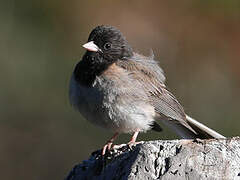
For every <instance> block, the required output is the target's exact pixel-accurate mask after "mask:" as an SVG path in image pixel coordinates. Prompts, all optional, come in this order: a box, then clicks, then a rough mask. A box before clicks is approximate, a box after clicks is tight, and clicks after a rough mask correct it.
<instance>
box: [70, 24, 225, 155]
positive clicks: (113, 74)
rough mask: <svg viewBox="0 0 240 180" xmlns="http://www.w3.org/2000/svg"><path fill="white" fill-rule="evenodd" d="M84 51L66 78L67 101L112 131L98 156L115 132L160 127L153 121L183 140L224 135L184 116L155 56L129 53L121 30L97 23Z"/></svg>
mask: <svg viewBox="0 0 240 180" xmlns="http://www.w3.org/2000/svg"><path fill="white" fill-rule="evenodd" d="M83 47H84V48H85V49H87V51H86V53H85V54H84V56H83V58H82V60H81V61H80V62H79V63H78V64H77V65H76V67H75V69H74V72H73V74H72V77H71V81H70V102H71V104H72V105H73V106H74V107H75V108H76V109H77V110H78V111H80V113H81V114H82V115H83V116H84V117H85V118H86V119H87V120H89V121H90V122H92V123H94V124H97V125H99V126H101V127H104V128H107V129H109V130H111V131H112V132H114V136H113V137H112V138H111V139H110V140H109V141H108V142H107V143H106V145H105V146H104V148H103V151H102V154H104V153H105V151H106V149H110V148H111V146H112V143H113V141H114V139H115V138H116V137H117V135H118V134H120V133H133V136H132V139H131V141H130V142H129V144H132V143H135V141H136V138H137V135H138V133H139V132H145V131H147V130H150V129H153V130H156V131H161V127H160V125H159V124H158V122H162V123H164V124H166V125H167V126H169V127H170V128H172V129H173V130H174V131H175V132H176V133H177V134H178V135H179V136H180V137H182V138H189V139H191V138H201V139H202V138H224V136H222V135H220V134H218V133H217V132H215V131H213V130H211V129H210V128H208V127H206V126H204V125H203V124H201V123H199V122H197V121H195V120H194V119H192V118H190V117H189V116H187V115H186V114H185V112H184V110H183V108H182V106H181V105H180V103H179V102H178V101H177V99H176V98H175V97H174V96H173V94H171V93H170V92H169V91H168V90H167V89H166V86H165V84H164V82H165V76H164V74H163V71H162V69H161V68H160V67H159V66H158V63H157V62H156V61H155V60H154V59H153V58H154V57H153V56H151V57H145V56H143V55H140V54H137V53H135V52H133V50H132V48H131V46H130V45H129V44H128V42H127V41H126V39H125V37H124V36H123V35H122V33H121V32H120V31H119V30H118V29H116V28H115V27H112V26H106V25H102V26H98V27H96V28H95V29H93V31H92V32H91V34H90V35H89V38H88V42H87V43H86V44H84V45H83Z"/></svg>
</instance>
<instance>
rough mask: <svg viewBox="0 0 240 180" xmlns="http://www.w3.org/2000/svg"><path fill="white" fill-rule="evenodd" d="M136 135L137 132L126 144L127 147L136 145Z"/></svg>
mask: <svg viewBox="0 0 240 180" xmlns="http://www.w3.org/2000/svg"><path fill="white" fill-rule="evenodd" d="M138 133H139V131H136V132H134V134H133V136H132V138H131V140H130V141H129V142H128V145H132V144H134V143H136V139H137V136H138Z"/></svg>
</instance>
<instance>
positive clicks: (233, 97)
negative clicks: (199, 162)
mask: <svg viewBox="0 0 240 180" xmlns="http://www.w3.org/2000/svg"><path fill="white" fill-rule="evenodd" d="M239 22H240V1H237V0H236V1H233V0H229V1H226V0H211V1H205V0H195V1H186V0H183V1H154V0H145V1H137V0H128V1H126V0H121V1H120V0H116V1H111V0H101V1H95V0H88V1H79V0H69V1H62V0H58V1H57V0H41V1H40V0H39V1H37V0H22V1H16V0H9V1H5V2H1V4H0V84H1V85H0V171H1V179H4V180H10V179H18V180H26V179H34V180H42V179H63V178H64V177H66V175H67V174H68V172H69V171H70V169H71V168H72V167H73V166H74V165H75V164H76V163H79V162H81V161H82V160H84V159H87V158H88V156H89V155H90V153H91V152H93V151H95V150H96V149H100V148H101V147H102V145H103V144H104V143H105V142H106V140H107V139H108V138H109V137H110V136H112V133H111V132H108V131H107V130H105V129H101V128H98V127H95V126H94V125H92V124H90V123H88V122H87V121H85V120H84V119H83V118H82V117H81V116H80V114H79V113H78V112H76V111H74V110H73V109H72V107H71V106H70V104H69V101H68V86H69V85H68V84H69V78H70V76H71V73H72V71H73V68H74V65H75V64H76V63H77V62H78V61H79V60H80V59H81V57H82V55H83V53H84V49H83V48H82V44H83V43H85V42H86V41H87V38H88V34H89V33H90V31H91V30H92V29H93V28H94V27H95V26H97V25H101V24H109V25H114V26H116V27H118V28H119V29H120V30H121V31H122V32H123V33H124V35H125V36H126V37H127V39H128V41H129V42H130V44H131V45H132V46H133V48H134V49H135V51H136V52H140V53H142V54H144V55H149V52H150V49H153V51H154V53H155V56H156V59H157V60H159V61H160V65H161V66H162V68H163V69H164V71H165V73H166V75H167V85H168V87H169V90H170V91H171V92H173V94H175V96H176V97H177V98H178V100H179V101H180V102H181V104H182V105H183V107H184V109H185V111H186V112H187V113H188V114H189V115H191V116H192V117H194V118H196V119H197V120H199V121H201V122H203V123H204V124H206V125H208V126H209V127H211V128H213V129H215V130H217V131H218V132H220V133H222V134H223V135H225V136H228V137H231V136H237V135H238V134H239V126H240V121H239V120H240V112H239V100H240V95H239V90H240V70H239V67H240V59H239V57H240V46H239V42H240V23H239ZM173 138H177V137H176V136H175V135H174V134H173V133H171V132H170V131H169V130H166V129H164V132H163V133H155V132H148V133H144V134H141V135H140V137H139V140H154V139H173ZM129 139H130V135H122V136H121V137H120V138H119V139H118V140H117V143H125V142H127V141H128V140H129Z"/></svg>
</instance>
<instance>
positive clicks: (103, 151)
mask: <svg viewBox="0 0 240 180" xmlns="http://www.w3.org/2000/svg"><path fill="white" fill-rule="evenodd" d="M117 136H118V133H115V134H114V135H113V137H112V138H111V139H110V140H109V141H108V142H107V143H106V144H105V145H104V146H103V150H102V155H104V154H105V153H106V150H107V149H108V150H110V149H111V147H112V144H113V141H114V140H115V139H116V138H117Z"/></svg>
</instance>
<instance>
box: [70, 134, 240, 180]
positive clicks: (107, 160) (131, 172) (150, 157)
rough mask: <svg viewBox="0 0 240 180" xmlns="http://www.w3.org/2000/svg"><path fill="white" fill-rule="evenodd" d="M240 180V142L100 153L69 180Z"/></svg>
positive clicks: (152, 145) (147, 145) (155, 144)
mask: <svg viewBox="0 0 240 180" xmlns="http://www.w3.org/2000/svg"><path fill="white" fill-rule="evenodd" d="M81 179H87V180H88V179H89V180H90V179H94V180H95V179H97V180H102V179H114V180H125V179H163V180H167V179H170V180H171V179H174V180H178V179H189V180H196V179H211V180H215V179H216V180H219V179H240V138H239V137H235V138H231V139H220V140H216V139H212V140H194V141H192V140H172V141H163V140H158V141H149V142H144V143H143V144H139V145H137V146H136V147H133V149H132V150H131V149H130V148H128V147H127V146H125V147H123V148H121V149H118V150H115V151H111V152H110V153H108V154H107V155H105V156H104V157H102V156H101V155H100V151H97V152H95V153H93V154H92V155H91V156H90V158H89V159H88V160H86V161H83V162H82V163H81V164H78V165H76V166H75V167H74V168H73V169H72V171H71V172H70V173H69V175H68V177H67V178H66V180H81Z"/></svg>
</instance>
